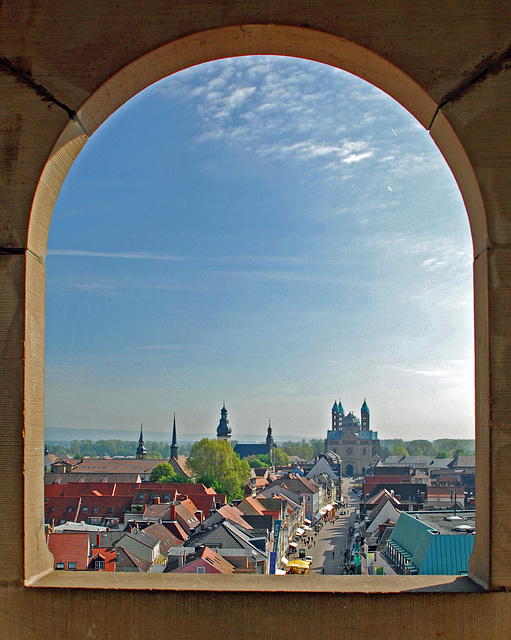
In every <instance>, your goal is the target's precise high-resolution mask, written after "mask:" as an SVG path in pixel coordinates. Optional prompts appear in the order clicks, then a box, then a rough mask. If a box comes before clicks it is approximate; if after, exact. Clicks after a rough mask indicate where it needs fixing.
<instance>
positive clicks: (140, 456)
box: [136, 424, 147, 460]
mask: <svg viewBox="0 0 511 640" xmlns="http://www.w3.org/2000/svg"><path fill="white" fill-rule="evenodd" d="M146 456H147V450H146V448H145V443H144V425H143V424H141V425H140V438H139V439H138V447H137V454H136V457H137V460H145V458H146Z"/></svg>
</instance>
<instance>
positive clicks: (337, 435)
mask: <svg viewBox="0 0 511 640" xmlns="http://www.w3.org/2000/svg"><path fill="white" fill-rule="evenodd" d="M360 417H361V420H359V419H358V418H357V417H356V416H355V414H354V413H352V412H351V411H350V412H349V413H348V414H347V415H345V413H344V409H343V406H342V403H341V401H340V400H339V402H337V401H335V402H334V406H333V407H332V428H331V429H329V430H328V432H327V436H326V440H325V453H328V452H329V451H333V452H334V453H337V454H338V455H339V456H340V457H341V459H342V469H343V475H344V476H363V475H365V474H366V473H367V471H368V470H369V468H370V466H371V462H372V459H373V457H374V456H376V455H380V453H381V449H380V441H379V440H378V433H377V432H376V431H371V427H370V414H369V407H368V406H367V402H366V401H365V399H364V404H363V405H362V408H361V409H360Z"/></svg>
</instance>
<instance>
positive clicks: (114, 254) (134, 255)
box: [48, 249, 186, 262]
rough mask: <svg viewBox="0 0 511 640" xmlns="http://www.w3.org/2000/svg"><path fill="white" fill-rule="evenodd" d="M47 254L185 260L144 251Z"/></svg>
mask: <svg viewBox="0 0 511 640" xmlns="http://www.w3.org/2000/svg"><path fill="white" fill-rule="evenodd" d="M48 255H49V256H67V257H78V258H79V257H90V258H113V259H118V260H164V261H168V260H169V261H172V262H175V261H176V260H185V259H186V258H183V257H182V256H172V255H166V254H162V253H148V252H144V251H112V252H109V251H81V250H77V249H51V250H50V251H48Z"/></svg>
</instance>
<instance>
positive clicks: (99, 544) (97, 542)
mask: <svg viewBox="0 0 511 640" xmlns="http://www.w3.org/2000/svg"><path fill="white" fill-rule="evenodd" d="M96 545H97V546H98V547H100V546H101V534H100V533H99V532H98V534H97V535H96Z"/></svg>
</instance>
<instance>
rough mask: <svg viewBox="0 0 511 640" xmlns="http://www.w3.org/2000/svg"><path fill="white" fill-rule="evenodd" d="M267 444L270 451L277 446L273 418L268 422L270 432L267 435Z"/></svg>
mask: <svg viewBox="0 0 511 640" xmlns="http://www.w3.org/2000/svg"><path fill="white" fill-rule="evenodd" d="M266 446H267V447H268V453H270V452H271V448H272V447H274V446H275V444H274V442H273V434H272V430H271V420H269V422H268V434H267V436H266Z"/></svg>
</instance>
